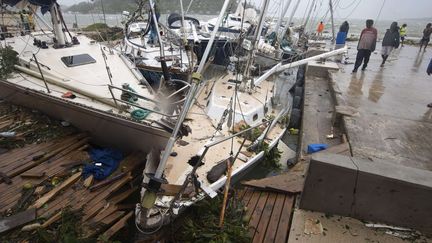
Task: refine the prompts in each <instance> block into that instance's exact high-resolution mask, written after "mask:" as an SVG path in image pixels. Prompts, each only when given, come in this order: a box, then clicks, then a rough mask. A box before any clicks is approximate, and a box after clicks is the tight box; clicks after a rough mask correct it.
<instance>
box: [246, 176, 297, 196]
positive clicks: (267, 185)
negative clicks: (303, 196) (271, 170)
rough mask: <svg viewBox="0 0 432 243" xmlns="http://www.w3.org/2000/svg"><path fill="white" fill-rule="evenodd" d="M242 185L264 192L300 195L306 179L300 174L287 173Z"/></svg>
mask: <svg viewBox="0 0 432 243" xmlns="http://www.w3.org/2000/svg"><path fill="white" fill-rule="evenodd" d="M242 184H243V185H247V186H250V187H255V188H259V189H262V190H271V191H277V192H287V193H299V192H301V191H302V190H303V186H304V177H303V173H300V172H287V173H284V174H281V175H277V176H272V177H267V178H264V179H259V180H251V181H245V182H242Z"/></svg>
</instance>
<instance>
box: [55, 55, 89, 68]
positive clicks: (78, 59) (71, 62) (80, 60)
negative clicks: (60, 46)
mask: <svg viewBox="0 0 432 243" xmlns="http://www.w3.org/2000/svg"><path fill="white" fill-rule="evenodd" d="M61 60H62V61H63V63H64V64H65V65H66V66H68V67H75V66H80V65H86V64H90V63H95V62H96V60H95V59H94V58H93V57H91V56H90V55H89V54H79V55H73V56H66V57H62V58H61Z"/></svg>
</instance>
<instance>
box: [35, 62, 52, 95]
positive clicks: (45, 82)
mask: <svg viewBox="0 0 432 243" xmlns="http://www.w3.org/2000/svg"><path fill="white" fill-rule="evenodd" d="M33 58H34V59H35V62H36V65H37V67H38V69H39V73H40V75H41V77H42V80H43V81H44V84H45V87H46V89H47V91H48V93H51V91H50V89H49V88H48V84H47V81H46V80H45V77H44V75H43V73H42V70H41V68H40V65H39V62H38V60H37V58H36V55H35V54H33Z"/></svg>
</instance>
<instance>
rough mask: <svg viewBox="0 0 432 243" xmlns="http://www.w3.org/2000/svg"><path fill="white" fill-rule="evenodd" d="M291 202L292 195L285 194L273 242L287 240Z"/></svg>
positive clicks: (292, 199)
mask: <svg viewBox="0 0 432 243" xmlns="http://www.w3.org/2000/svg"><path fill="white" fill-rule="evenodd" d="M293 203H294V196H290V195H285V202H284V206H283V209H282V212H281V216H280V220H279V225H278V228H277V231H276V237H275V242H286V241H287V237H288V231H289V223H290V219H291V211H292V207H293Z"/></svg>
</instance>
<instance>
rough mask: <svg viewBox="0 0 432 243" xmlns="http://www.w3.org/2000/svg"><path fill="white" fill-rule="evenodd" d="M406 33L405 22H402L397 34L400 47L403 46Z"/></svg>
mask: <svg viewBox="0 0 432 243" xmlns="http://www.w3.org/2000/svg"><path fill="white" fill-rule="evenodd" d="M406 33H407V24H403V25H402V27H401V28H400V29H399V36H400V42H401V47H403V46H404V41H405V37H406Z"/></svg>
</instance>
